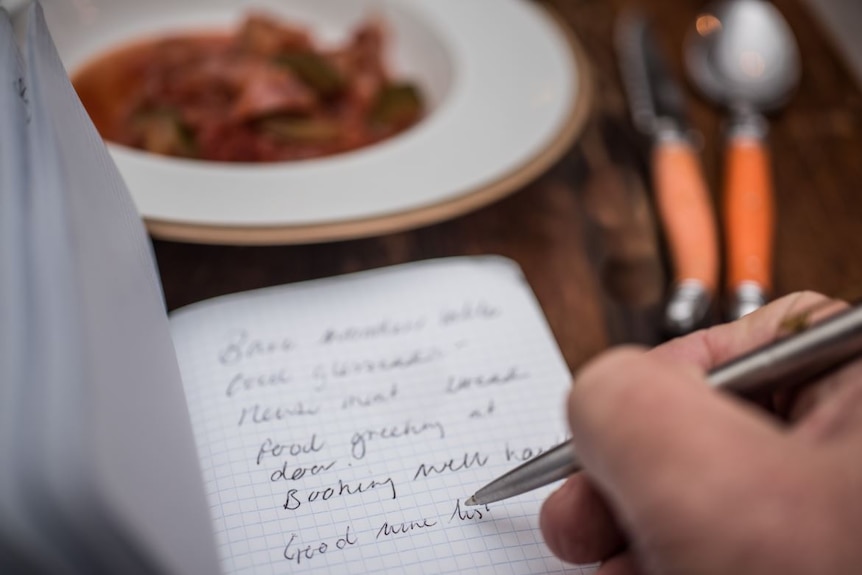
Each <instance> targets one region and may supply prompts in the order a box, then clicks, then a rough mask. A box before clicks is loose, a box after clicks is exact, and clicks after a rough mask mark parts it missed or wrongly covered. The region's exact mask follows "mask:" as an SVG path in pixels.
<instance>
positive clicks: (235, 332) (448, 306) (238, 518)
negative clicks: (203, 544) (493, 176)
mask: <svg viewBox="0 0 862 575" xmlns="http://www.w3.org/2000/svg"><path fill="white" fill-rule="evenodd" d="M172 329H173V336H174V340H175V347H176V350H177V355H178V359H179V363H180V369H181V371H182V375H183V380H184V384H185V388H186V394H187V399H188V405H189V410H190V412H191V420H192V426H193V428H194V431H195V436H196V439H197V443H198V451H199V454H200V458H201V463H202V467H203V472H204V476H205V482H206V491H207V493H208V497H209V501H210V506H211V510H212V515H213V520H214V530H215V533H216V537H217V541H218V544H219V548H220V553H221V560H222V565H223V567H224V570H225V571H226V572H228V573H251V572H254V573H292V572H297V573H330V572H339V573H365V572H392V573H403V572H415V573H421V572H426V573H468V572H481V573H560V572H571V573H586V572H587V571H588V569H583V570H581V569H580V568H578V567H573V566H566V565H564V564H562V563H561V562H559V561H558V560H556V559H554V558H553V557H552V556H551V555H550V553H549V552H548V550H547V548H546V547H545V545H544V543H543V541H542V537H541V534H540V532H539V530H538V525H537V517H538V511H539V506H540V504H541V501H542V500H543V499H544V497H545V496H546V495H547V494H548V491H549V489H550V488H547V489H543V490H539V491H536V492H533V493H529V494H525V495H522V496H520V497H517V498H513V499H511V500H508V501H504V502H500V503H496V504H492V505H490V506H487V507H485V506H482V507H474V508H470V507H465V506H464V499H466V498H467V497H468V496H470V495H471V494H472V493H473V492H474V491H475V490H476V489H477V488H479V487H480V486H482V485H483V484H485V483H487V482H488V481H490V480H491V479H493V478H494V477H496V476H498V475H499V474H501V473H503V472H504V471H506V470H508V469H510V468H512V467H513V466H515V465H516V464H519V463H520V462H521V461H523V460H524V459H526V458H529V457H530V456H532V455H535V454H537V453H539V452H540V451H541V450H543V449H547V448H549V447H551V446H553V445H555V444H557V443H558V442H560V441H561V440H563V439H564V437H565V436H566V433H567V430H566V425H565V417H564V409H563V406H564V397H565V393H566V390H567V388H568V386H569V381H570V377H569V372H568V370H567V368H566V365H565V363H564V361H563V359H562V357H561V355H560V353H559V350H558V348H557V346H556V344H555V342H554V339H553V336H552V334H551V332H550V330H549V328H548V326H547V324H546V322H545V320H544V317H543V316H542V313H541V309H540V308H539V306H538V304H537V302H536V301H535V298H534V297H533V295H532V292H531V291H530V289H529V287H528V286H527V284H526V282H525V280H524V279H523V277H522V276H521V274H520V271H519V269H518V268H517V266H516V265H515V264H514V263H512V262H510V261H509V260H505V259H502V258H497V257H481V258H453V259H444V260H431V261H427V262H421V263H414V264H407V265H402V266H397V267H393V268H386V269H382V270H376V271H372V272H364V273H359V274H353V275H350V276H342V277H339V278H330V279H325V280H317V281H313V282H306V283H302V284H297V285H292V286H283V287H277V288H270V289H265V290H259V291H255V292H248V293H245V294H238V295H234V296H227V297H224V298H219V299H216V300H210V301H208V302H204V303H202V304H196V305H193V306H190V307H188V308H185V309H183V310H180V311H179V312H177V313H175V314H174V316H173V318H172Z"/></svg>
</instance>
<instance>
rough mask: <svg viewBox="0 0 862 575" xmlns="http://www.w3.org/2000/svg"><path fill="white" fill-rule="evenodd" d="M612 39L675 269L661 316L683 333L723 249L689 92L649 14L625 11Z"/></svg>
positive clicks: (707, 303) (696, 317)
mask: <svg viewBox="0 0 862 575" xmlns="http://www.w3.org/2000/svg"><path fill="white" fill-rule="evenodd" d="M615 40H616V48H617V52H618V61H619V63H620V71H621V76H622V79H623V86H624V88H625V91H626V96H627V99H628V103H629V108H630V112H631V116H632V122H633V124H634V125H635V127H636V128H637V129H638V130H639V131H640V132H642V133H643V134H644V135H646V136H647V137H648V138H649V140H650V142H651V148H652V150H651V154H650V164H651V168H652V174H653V176H652V179H653V191H654V194H655V200H656V207H657V208H658V212H659V217H660V219H661V221H662V224H663V228H664V234H665V238H666V241H667V245H668V249H669V252H670V260H671V265H672V267H673V275H674V279H673V282H672V287H671V290H670V294H669V295H668V298H667V304H666V306H665V314H664V323H665V327H666V328H667V330H668V331H670V332H671V333H672V334H674V335H679V334H683V333H687V332H689V331H692V330H693V329H695V328H697V327H699V326H701V325H703V324H704V323H705V322H706V319H707V315H708V313H709V311H710V309H711V305H712V302H713V300H714V299H715V291H716V289H717V285H718V274H719V256H718V231H717V226H716V222H715V214H714V209H713V205H712V198H711V196H710V193H709V189H708V188H707V185H706V180H705V178H704V175H703V169H702V167H701V165H700V161H699V159H698V157H697V151H696V149H695V146H694V144H693V142H692V137H691V134H692V131H691V129H690V127H689V123H688V118H687V113H686V103H685V96H684V94H683V91H682V89H681V87H680V86H679V84H678V83H677V81H676V80H675V78H674V77H673V76H672V74H671V73H670V67H669V65H668V64H667V61H666V60H665V58H664V55H663V54H662V52H661V48H660V46H659V44H658V41H657V39H656V37H655V33H654V32H653V29H652V27H651V25H650V23H649V21H648V20H647V19H646V17H645V16H644V15H643V14H641V13H639V12H626V13H624V14H623V15H622V16H621V17H620V19H619V21H618V23H617V30H616V39H615Z"/></svg>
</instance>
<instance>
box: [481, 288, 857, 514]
mask: <svg viewBox="0 0 862 575" xmlns="http://www.w3.org/2000/svg"><path fill="white" fill-rule="evenodd" d="M860 353H862V306H860V305H854V306H853V307H851V308H849V309H847V310H844V311H842V312H840V313H837V314H835V315H834V316H832V317H830V318H828V319H826V320H824V321H822V322H818V323H817V324H815V325H813V326H812V327H810V328H807V329H805V330H803V331H800V332H798V333H796V334H793V335H790V336H787V337H783V338H781V339H778V340H776V341H774V342H772V343H769V344H766V345H765V346H763V347H760V348H757V349H755V350H753V351H751V352H749V353H747V354H745V355H742V356H741V357H739V358H737V359H734V360H731V361H730V362H728V363H726V364H723V365H721V366H718V367H716V368H715V369H713V370H711V371H710V372H709V373H708V374H707V377H706V379H707V383H709V384H710V385H712V386H713V387H716V388H718V389H720V390H722V391H726V392H729V393H732V394H735V395H738V396H740V397H748V398H750V397H752V396H757V395H760V394H763V393H769V392H774V391H779V390H783V389H790V388H792V387H794V386H796V385H799V384H801V383H804V382H805V381H808V380H810V379H811V378H813V377H815V376H817V375H822V374H823V373H825V372H826V371H829V370H831V369H833V368H836V367H838V366H840V365H841V364H843V363H845V362H847V361H849V360H850V359H852V358H853V357H855V356H857V355H859V354H860ZM580 469H581V462H580V460H579V459H578V455H577V452H576V450H575V446H574V445H573V444H572V442H571V441H566V442H565V443H561V444H560V445H558V446H556V447H554V448H552V449H550V450H548V451H546V452H544V453H542V454H540V455H538V456H537V457H534V458H533V459H531V460H529V461H527V462H526V463H524V464H522V465H520V466H518V467H516V468H515V469H513V470H511V471H509V472H508V473H506V474H504V475H502V476H500V477H499V478H497V479H495V480H494V481H492V482H491V483H489V484H488V485H486V486H484V487H482V488H481V489H479V490H478V491H477V492H476V493H475V494H474V495H473V496H472V497H470V498H469V499H467V501H465V502H464V503H465V505H485V504H487V503H493V502H495V501H501V500H503V499H508V498H509V497H514V496H515V495H520V494H522V493H526V492H528V491H532V490H533V489H538V488H539V487H543V486H545V485H548V484H549V483H553V482H554V481H557V480H559V479H565V478H566V477H568V476H569V475H572V474H573V473H575V472H576V471H579V470H580Z"/></svg>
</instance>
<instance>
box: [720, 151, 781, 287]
mask: <svg viewBox="0 0 862 575" xmlns="http://www.w3.org/2000/svg"><path fill="white" fill-rule="evenodd" d="M724 214H725V235H726V241H727V258H728V259H727V281H728V288H729V289H730V291H731V293H734V294H736V293H739V291H740V289H744V288H745V286H749V287H755V286H756V287H757V288H759V289H760V290H761V291H762V293H763V294H764V295H765V294H766V293H768V292H769V291H770V289H771V288H772V244H773V238H774V227H775V206H774V198H773V189H772V173H771V169H770V155H769V150H768V149H767V147H766V144H765V142H764V139H763V137H759V136H752V135H748V134H740V135H735V136H734V135H731V136H730V138H729V140H728V145H727V174H726V180H725V192H724Z"/></svg>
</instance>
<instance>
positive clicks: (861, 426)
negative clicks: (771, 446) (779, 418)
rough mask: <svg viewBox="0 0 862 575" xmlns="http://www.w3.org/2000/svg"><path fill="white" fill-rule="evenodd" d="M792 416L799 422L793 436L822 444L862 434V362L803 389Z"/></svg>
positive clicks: (846, 367) (844, 368) (848, 366)
mask: <svg viewBox="0 0 862 575" xmlns="http://www.w3.org/2000/svg"><path fill="white" fill-rule="evenodd" d="M791 417H795V418H797V419H798V420H799V422H798V425H797V427H796V429H795V430H794V435H795V436H796V437H798V438H801V439H802V440H805V441H812V442H815V443H820V442H823V441H828V440H832V439H835V438H839V437H846V436H848V435H860V434H862V362H855V363H852V364H850V365H847V366H845V367H843V368H842V369H840V370H839V371H837V372H835V373H833V374H831V375H830V376H829V377H828V378H825V379H824V380H823V381H822V382H821V383H819V384H818V385H817V386H814V387H812V388H808V389H806V390H804V394H802V395H800V399H799V401H797V404H796V405H795V406H794V411H793V412H792V413H791Z"/></svg>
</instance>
